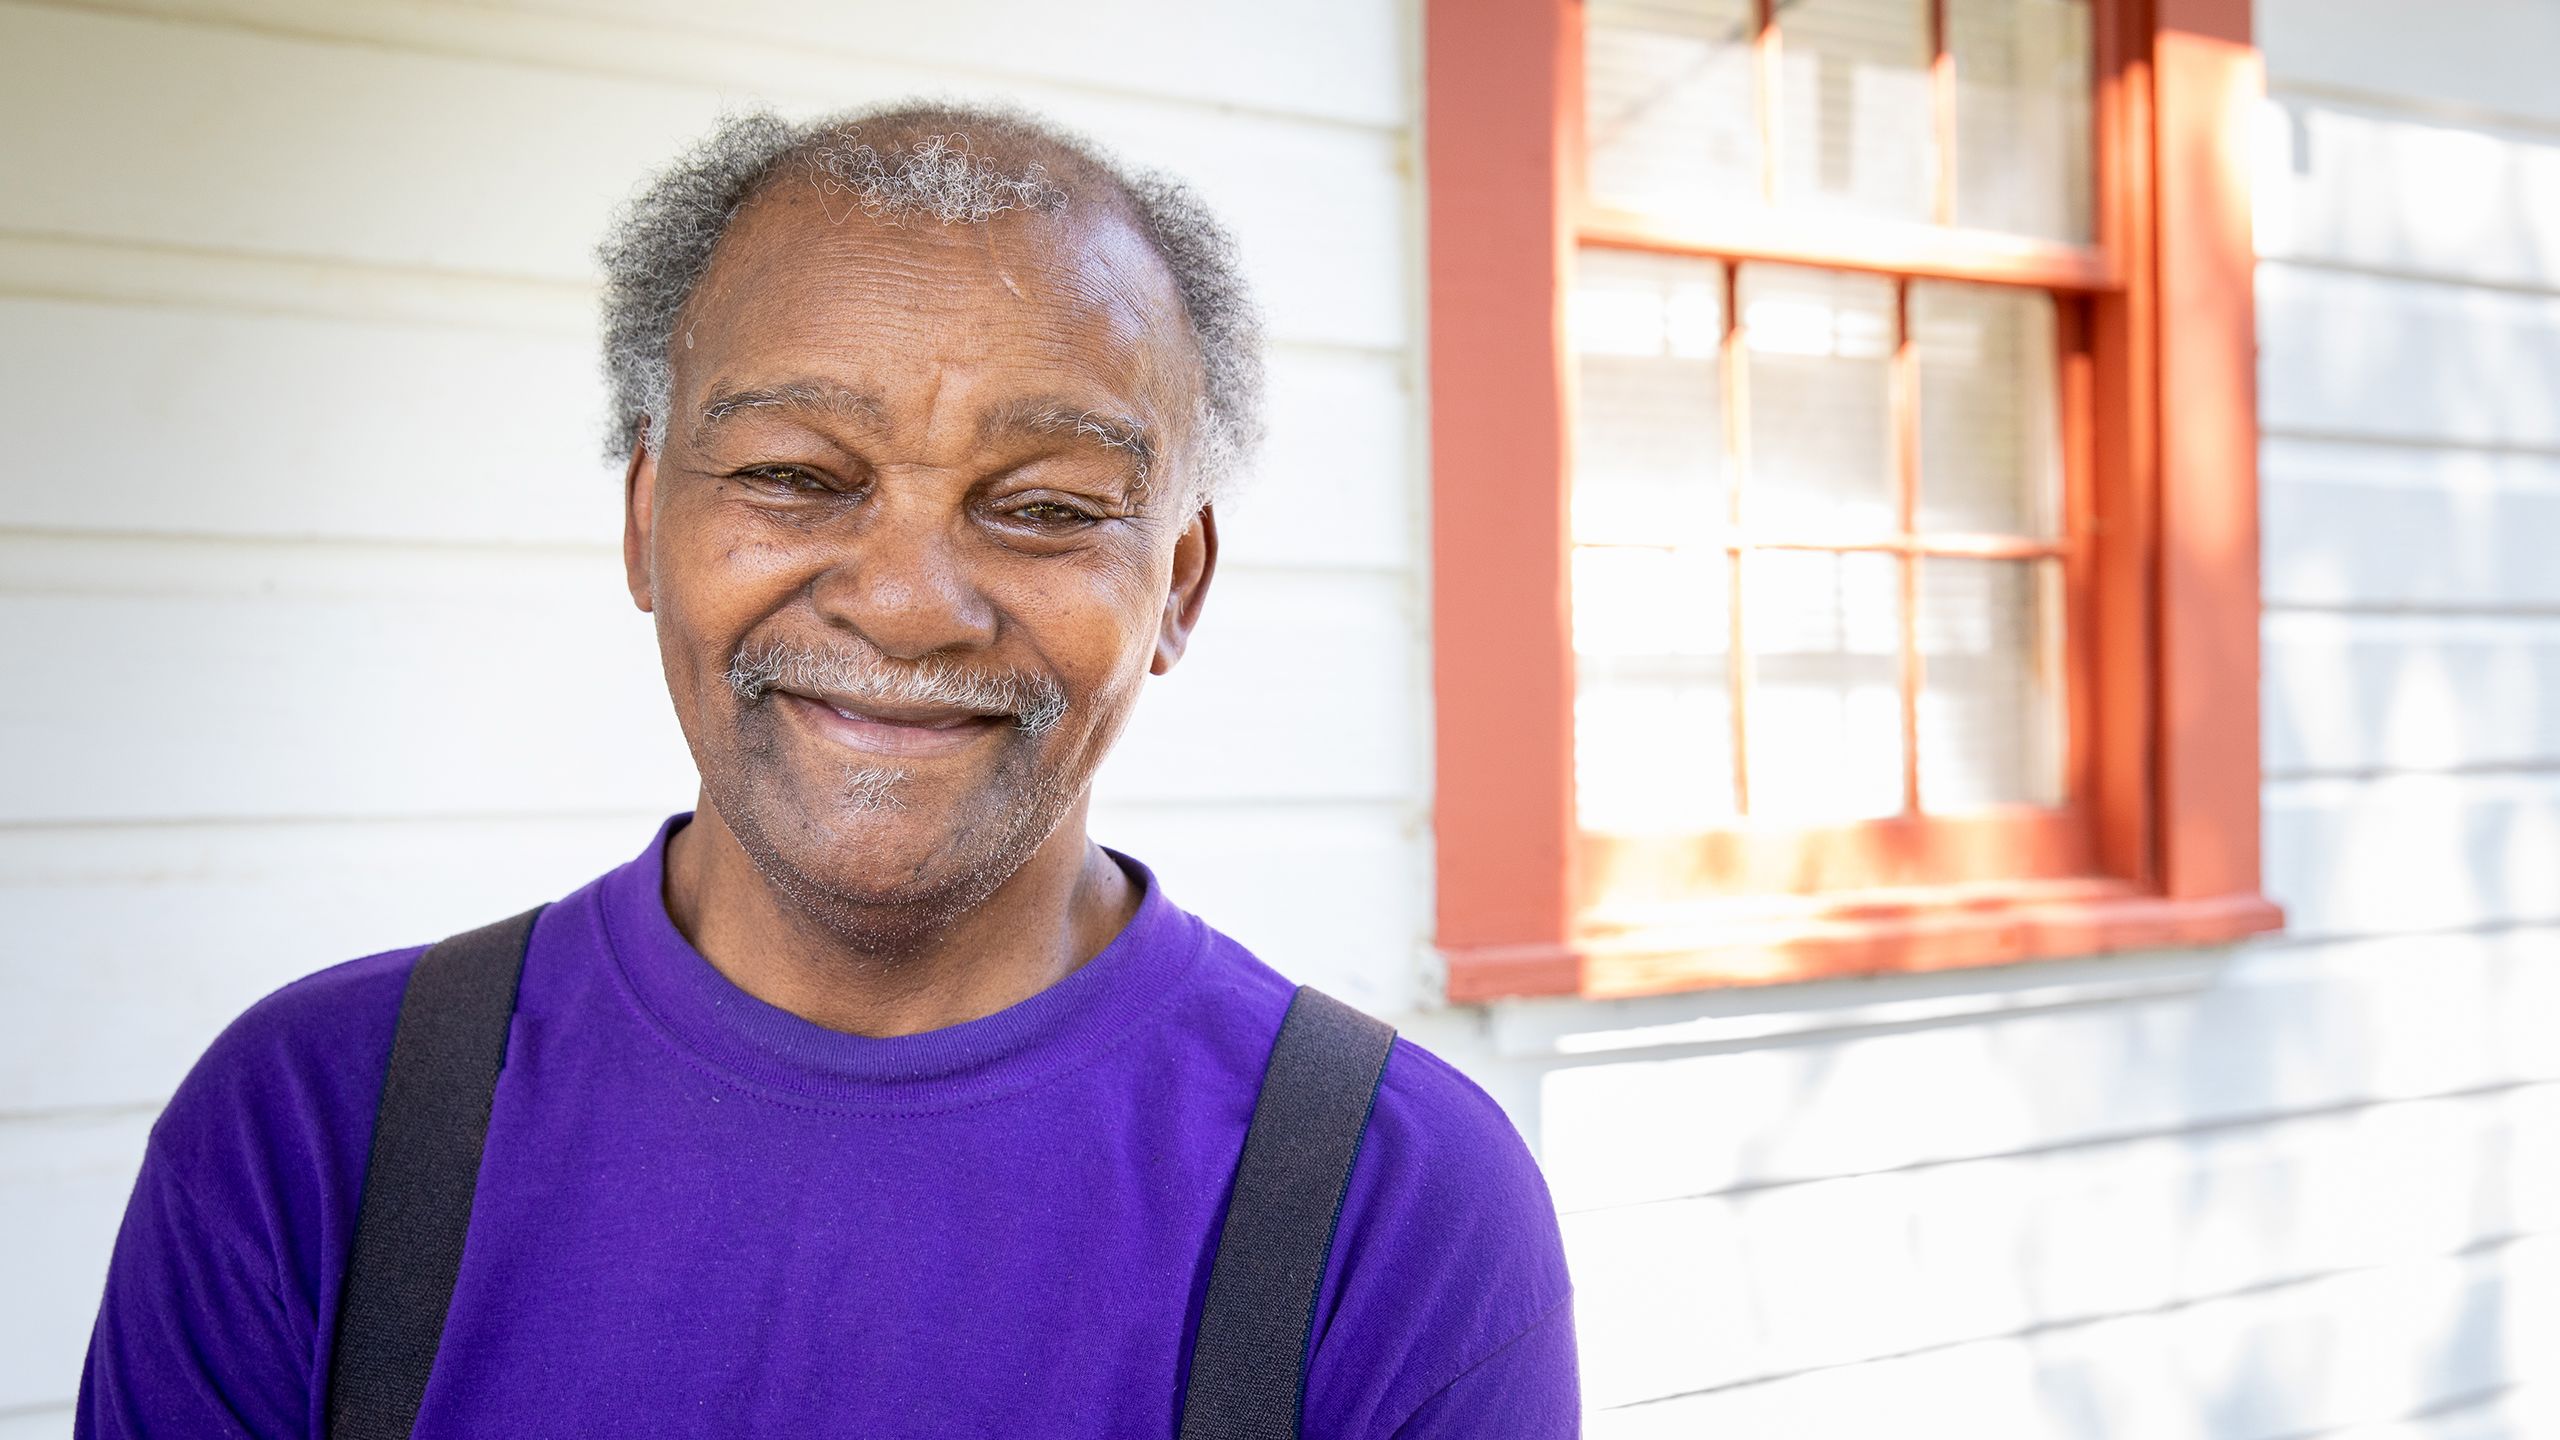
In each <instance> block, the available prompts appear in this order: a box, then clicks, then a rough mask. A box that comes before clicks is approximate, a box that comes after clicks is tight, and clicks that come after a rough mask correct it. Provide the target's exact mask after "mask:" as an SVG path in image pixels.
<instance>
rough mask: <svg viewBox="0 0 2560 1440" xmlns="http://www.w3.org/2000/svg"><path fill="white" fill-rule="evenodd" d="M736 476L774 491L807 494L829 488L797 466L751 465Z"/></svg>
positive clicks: (814, 475)
mask: <svg viewBox="0 0 2560 1440" xmlns="http://www.w3.org/2000/svg"><path fill="white" fill-rule="evenodd" d="M736 474H737V478H739V479H741V480H751V481H754V482H755V483H756V484H758V485H762V486H765V487H767V488H768V489H774V490H793V491H799V492H801V493H804V494H807V493H814V492H816V491H820V490H825V489H828V488H829V486H828V485H827V482H826V481H825V480H824V479H823V478H821V477H819V476H818V475H816V474H815V473H813V472H811V471H807V470H803V469H801V468H800V467H799V466H797V465H752V466H749V467H748V468H746V469H744V470H740V471H738V472H736Z"/></svg>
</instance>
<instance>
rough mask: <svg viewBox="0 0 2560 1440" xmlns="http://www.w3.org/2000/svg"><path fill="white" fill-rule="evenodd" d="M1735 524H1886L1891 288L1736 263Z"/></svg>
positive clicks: (1855, 529) (1868, 530)
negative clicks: (1738, 496)
mask: <svg viewBox="0 0 2560 1440" xmlns="http://www.w3.org/2000/svg"><path fill="white" fill-rule="evenodd" d="M1740 292H1741V293H1740V301H1741V305H1742V320H1743V327H1744V333H1743V343H1744V345H1745V347H1746V349H1747V351H1748V364H1749V367H1750V373H1749V374H1748V375H1747V376H1746V377H1745V378H1746V379H1747V381H1748V384H1747V386H1746V387H1745V388H1746V391H1747V394H1748V396H1749V407H1748V408H1749V416H1750V424H1749V427H1748V428H1747V429H1746V430H1745V432H1744V433H1745V434H1746V435H1748V436H1749V438H1750V446H1749V456H1750V460H1749V465H1750V475H1749V479H1748V480H1747V481H1746V482H1745V483H1744V485H1743V491H1742V502H1743V507H1744V513H1745V518H1746V519H1747V520H1749V521H1750V523H1751V524H1752V525H1754V526H1755V527H1764V528H1766V529H1769V530H1771V531H1773V532H1777V533H1782V534H1788V535H1804V534H1811V533H1826V534H1843V533H1846V534H1854V535H1858V536H1862V537H1863V536H1872V535H1879V534H1883V533H1885V532H1888V531H1890V530H1892V529H1893V528H1894V524H1895V513H1894V503H1893V425H1892V417H1893V391H1892V384H1893V370H1892V360H1893V344H1894V336H1893V282H1892V281H1891V280H1888V279H1886V278H1884V277H1882V276H1877V275H1850V274H1841V273H1836V272H1830V271H1822V270H1800V269H1796V268H1793V267H1791V266H1784V265H1745V266H1743V267H1742V275H1741V284H1740Z"/></svg>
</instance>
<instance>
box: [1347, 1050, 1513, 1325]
mask: <svg viewBox="0 0 2560 1440" xmlns="http://www.w3.org/2000/svg"><path fill="white" fill-rule="evenodd" d="M1363 1152H1364V1153H1363V1157H1362V1158H1363V1161H1364V1163H1366V1162H1368V1161H1369V1160H1370V1158H1371V1152H1374V1163H1375V1164H1376V1166H1377V1167H1378V1174H1377V1177H1376V1178H1377V1183H1379V1184H1381V1185H1391V1186H1393V1187H1395V1188H1396V1189H1398V1190H1399V1191H1402V1192H1403V1193H1404V1194H1406V1195H1407V1196H1408V1197H1409V1203H1411V1204H1412V1205H1413V1206H1414V1207H1415V1208H1417V1210H1418V1211H1419V1213H1421V1214H1427V1215H1431V1216H1434V1217H1436V1219H1435V1221H1434V1224H1435V1226H1436V1227H1438V1228H1440V1229H1442V1231H1443V1233H1444V1234H1445V1232H1446V1230H1447V1228H1448V1227H1451V1226H1458V1227H1462V1228H1466V1229H1468V1230H1470V1231H1472V1232H1473V1235H1474V1239H1475V1241H1476V1242H1477V1243H1482V1244H1487V1245H1491V1246H1493V1247H1495V1249H1497V1250H1499V1251H1501V1252H1503V1253H1513V1254H1519V1255H1522V1256H1524V1257H1527V1256H1532V1255H1536V1256H1544V1255H1546V1254H1549V1253H1551V1252H1554V1251H1555V1248H1556V1247H1555V1235H1556V1221H1555V1204H1554V1202H1553V1200H1551V1199H1550V1198H1549V1197H1548V1194H1547V1186H1546V1180H1545V1177H1544V1176H1543V1175H1541V1174H1540V1173H1539V1170H1538V1162H1537V1160H1536V1159H1535V1157H1533V1156H1532V1155H1531V1153H1530V1150H1529V1146H1528V1143H1527V1141H1526V1140H1524V1139H1523V1138H1522V1137H1521V1134H1520V1131H1519V1129H1518V1128H1517V1127H1516V1126H1514V1125H1513V1124H1512V1123H1511V1117H1510V1115H1509V1114H1508V1113H1507V1112H1506V1111H1504V1109H1503V1108H1502V1106H1501V1105H1500V1104H1499V1103H1498V1102H1496V1101H1495V1100H1494V1098H1493V1097H1492V1096H1491V1095H1489V1094H1487V1093H1485V1090H1484V1088H1483V1087H1482V1086H1480V1085H1478V1084H1477V1083H1476V1082H1475V1081H1474V1080H1473V1079H1471V1078H1470V1077H1469V1076H1468V1075H1467V1074H1466V1073H1465V1072H1464V1071H1462V1070H1460V1069H1459V1068H1458V1067H1457V1066H1455V1065H1452V1064H1450V1063H1449V1062H1448V1061H1447V1060H1444V1059H1442V1058H1441V1057H1440V1056H1438V1055H1436V1054H1434V1053H1432V1052H1431V1051H1430V1050H1428V1049H1426V1048H1424V1047H1423V1046H1422V1045H1421V1044H1420V1043H1418V1042H1416V1041H1415V1040H1413V1039H1411V1038H1410V1037H1407V1036H1402V1035H1399V1036H1398V1037H1397V1038H1396V1043H1395V1049H1394V1050H1393V1051H1392V1052H1390V1054H1389V1055H1388V1057H1387V1066H1386V1071H1385V1073H1384V1074H1382V1075H1381V1076H1380V1077H1379V1079H1378V1099H1377V1105H1376V1108H1375V1109H1374V1110H1373V1111H1372V1112H1371V1113H1370V1117H1369V1134H1368V1137H1367V1139H1366V1141H1365V1142H1364V1144H1363ZM1553 1278H1554V1279H1555V1280H1556V1282H1557V1283H1558V1284H1561V1283H1562V1271H1561V1268H1560V1267H1559V1268H1558V1269H1557V1271H1556V1273H1555V1276H1554V1277H1553Z"/></svg>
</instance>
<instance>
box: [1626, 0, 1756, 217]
mask: <svg viewBox="0 0 2560 1440" xmlns="http://www.w3.org/2000/svg"><path fill="white" fill-rule="evenodd" d="M1751 11H1752V4H1751V0H1590V7H1589V9H1588V11H1587V12H1586V14H1587V16H1588V24H1587V28H1586V29H1585V31H1584V33H1583V134H1584V142H1585V161H1584V164H1585V169H1586V173H1587V175H1588V176H1589V185H1590V189H1591V197H1592V199H1593V200H1595V201H1597V202H1598V203H1600V204H1602V205H1609V206H1616V207H1620V208H1623V209H1629V210H1641V211H1650V212H1653V213H1657V214H1659V213H1673V214H1677V213H1681V212H1684V211H1697V210H1701V209H1705V208H1708V207H1712V206H1719V205H1732V204H1736V203H1745V204H1757V203H1758V201H1759V198H1760V132H1759V123H1758V120H1757V118H1756V117H1755V115H1754V113H1753V111H1754V105H1753V90H1754V88H1755V87H1754V83H1753V79H1752V57H1751V35H1752V24H1753V22H1752V14H1751Z"/></svg>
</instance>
